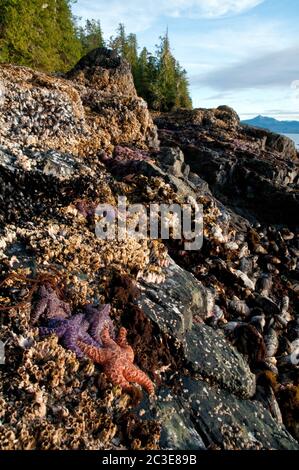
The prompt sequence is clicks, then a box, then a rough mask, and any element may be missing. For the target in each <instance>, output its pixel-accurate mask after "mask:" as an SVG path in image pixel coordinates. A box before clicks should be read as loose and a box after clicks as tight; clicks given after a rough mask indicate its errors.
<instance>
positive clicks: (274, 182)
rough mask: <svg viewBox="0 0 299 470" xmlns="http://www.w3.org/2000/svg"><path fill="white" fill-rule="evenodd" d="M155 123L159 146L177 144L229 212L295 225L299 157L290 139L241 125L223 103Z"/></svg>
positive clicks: (177, 114)
mask: <svg viewBox="0 0 299 470" xmlns="http://www.w3.org/2000/svg"><path fill="white" fill-rule="evenodd" d="M156 124H157V125H158V127H159V129H160V138H161V143H162V145H165V146H180V147H181V149H182V150H183V152H184V155H185V161H186V163H187V164H188V165H189V166H190V168H191V171H192V172H195V173H197V174H198V175H199V176H200V177H202V178H203V179H204V180H206V181H207V182H208V184H209V186H210V188H211V189H212V190H213V193H214V195H215V196H216V197H218V198H219V199H221V201H222V202H224V203H226V204H227V205H228V206H229V207H231V208H232V209H233V210H234V211H236V212H237V213H239V214H241V215H243V216H245V217H248V218H249V219H250V220H252V221H253V220H260V221H264V222H266V223H274V224H290V225H293V224H295V225H296V223H297V221H298V210H299V199H298V181H299V179H298V168H299V159H298V155H297V151H296V148H295V144H294V143H293V141H291V140H290V139H289V138H287V137H284V136H280V135H277V134H273V133H271V132H267V131H264V130H262V129H257V128H251V127H249V126H241V125H240V121H239V119H238V116H237V115H236V113H235V112H234V111H233V110H232V109H230V108H229V107H227V106H220V107H219V108H217V109H211V110H206V109H196V110H193V111H187V110H186V111H181V112H179V113H173V114H171V113H170V114H167V115H161V116H159V117H157V118H156Z"/></svg>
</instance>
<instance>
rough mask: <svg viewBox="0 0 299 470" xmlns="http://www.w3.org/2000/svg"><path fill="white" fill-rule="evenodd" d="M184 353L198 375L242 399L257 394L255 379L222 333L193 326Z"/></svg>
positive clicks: (201, 326)
mask: <svg viewBox="0 0 299 470" xmlns="http://www.w3.org/2000/svg"><path fill="white" fill-rule="evenodd" d="M184 351H185V357H186V359H187V361H188V362H189V363H190V369H191V370H193V371H194V372H199V373H200V374H201V375H202V376H203V377H207V378H209V379H210V380H212V381H213V382H217V383H218V384H219V385H221V386H222V387H223V388H224V389H227V390H230V391H231V392H232V393H235V394H236V395H239V396H241V397H245V398H250V397H252V396H253V395H254V393H255V386H256V382H255V376H254V374H252V373H251V372H250V369H249V366H248V364H247V363H246V362H245V360H244V359H243V357H242V356H241V354H239V353H238V351H237V350H236V349H235V348H234V347H233V346H232V345H231V344H230V343H229V342H228V341H227V340H226V338H225V337H224V335H223V333H222V331H219V330H218V331H215V330H213V329H212V328H211V327H209V326H207V325H193V328H192V330H191V331H188V332H187V334H186V342H185V346H184Z"/></svg>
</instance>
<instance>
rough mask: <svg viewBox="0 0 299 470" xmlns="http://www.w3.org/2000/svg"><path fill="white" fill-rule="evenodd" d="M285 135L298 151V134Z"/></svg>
mask: <svg viewBox="0 0 299 470" xmlns="http://www.w3.org/2000/svg"><path fill="white" fill-rule="evenodd" d="M285 135H286V136H287V137H289V138H290V139H292V140H293V141H294V142H295V144H296V147H297V149H298V150H299V134H285Z"/></svg>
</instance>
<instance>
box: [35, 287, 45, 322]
mask: <svg viewBox="0 0 299 470" xmlns="http://www.w3.org/2000/svg"><path fill="white" fill-rule="evenodd" d="M47 306H48V291H47V289H46V288H45V287H44V286H42V287H41V288H40V300H39V301H38V302H37V304H36V307H35V309H34V312H33V314H32V316H31V324H32V325H35V323H37V321H38V320H39V318H40V317H41V316H42V315H43V314H44V312H45V311H46V309H47Z"/></svg>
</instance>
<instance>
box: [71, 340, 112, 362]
mask: <svg viewBox="0 0 299 470" xmlns="http://www.w3.org/2000/svg"><path fill="white" fill-rule="evenodd" d="M77 344H78V346H79V348H80V350H81V351H82V352H83V353H84V354H86V356H88V357H89V358H90V359H92V360H93V361H94V362H97V363H98V364H104V363H105V362H107V361H108V354H107V351H105V350H104V349H99V348H96V347H95V346H91V345H89V344H86V343H84V342H83V341H80V340H78V341H77Z"/></svg>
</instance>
